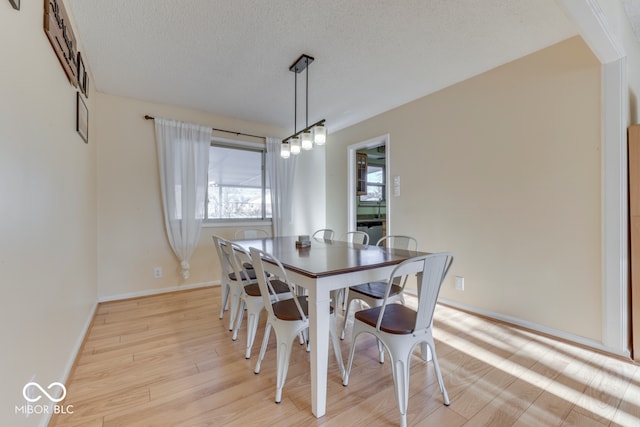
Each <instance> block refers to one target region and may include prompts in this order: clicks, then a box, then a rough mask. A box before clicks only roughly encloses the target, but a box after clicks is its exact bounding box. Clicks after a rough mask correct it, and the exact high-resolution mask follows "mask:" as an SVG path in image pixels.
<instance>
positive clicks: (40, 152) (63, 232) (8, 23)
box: [0, 1, 97, 426]
mask: <svg viewBox="0 0 640 427" xmlns="http://www.w3.org/2000/svg"><path fill="white" fill-rule="evenodd" d="M21 3H22V4H21V10H20V11H16V10H14V9H13V8H12V7H11V5H10V4H9V2H8V1H2V2H0V45H1V46H2V49H1V52H2V66H0V236H1V239H0V283H1V288H2V302H1V303H0V337H1V339H2V356H1V359H2V363H0V378H1V379H2V385H0V401H2V402H3V404H2V409H0V425H3V426H21V425H25V426H26V425H30V426H33V425H38V424H39V423H40V422H42V421H43V418H42V416H39V415H32V416H30V417H29V418H25V417H24V416H22V415H16V414H15V405H22V404H24V399H23V397H22V388H23V387H24V385H25V384H26V383H27V382H29V381H30V380H31V379H32V378H33V377H34V376H35V381H37V382H39V383H40V384H42V385H43V386H45V387H46V386H47V385H49V384H50V383H51V382H54V381H64V380H65V375H66V374H67V373H68V371H69V369H70V368H71V365H70V363H71V361H72V358H73V357H74V356H75V350H76V349H77V348H78V346H79V345H80V343H81V340H82V338H83V334H84V330H85V327H86V326H87V322H88V320H90V316H91V314H92V311H93V309H94V307H95V303H96V277H97V259H96V248H97V241H96V240H97V239H96V172H95V170H96V160H95V159H96V139H95V138H94V137H93V132H94V130H95V126H94V122H93V118H94V113H95V104H94V101H95V98H96V96H95V92H94V91H93V90H91V91H90V93H89V99H88V100H87V104H88V108H89V111H90V119H91V123H90V131H89V137H90V140H89V144H85V143H84V142H83V141H82V139H81V138H80V136H79V135H78V134H77V133H76V130H75V114H76V89H74V88H73V87H72V86H71V85H70V84H69V81H68V80H67V77H66V75H65V73H64V71H63V69H62V67H61V65H60V63H59V62H58V59H57V57H56V56H55V53H54V51H53V49H52V48H51V45H50V44H49V41H48V39H47V37H46V35H45V33H44V31H43V28H42V25H43V24H42V23H43V13H44V9H43V2H41V1H35V2H32V1H22V2H21ZM67 10H68V7H67ZM80 50H82V49H80ZM91 80H92V79H91ZM44 400H46V398H43V401H44Z"/></svg>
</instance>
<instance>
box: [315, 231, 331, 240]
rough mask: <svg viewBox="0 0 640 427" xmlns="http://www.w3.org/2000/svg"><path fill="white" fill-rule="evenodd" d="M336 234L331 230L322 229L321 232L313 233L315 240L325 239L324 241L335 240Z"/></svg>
mask: <svg viewBox="0 0 640 427" xmlns="http://www.w3.org/2000/svg"><path fill="white" fill-rule="evenodd" d="M335 234H336V232H335V231H333V230H332V229H330V228H321V229H320V230H318V231H316V232H315V233H313V236H312V237H313V238H316V239H323V240H333V236H335Z"/></svg>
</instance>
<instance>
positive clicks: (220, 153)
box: [207, 146, 271, 219]
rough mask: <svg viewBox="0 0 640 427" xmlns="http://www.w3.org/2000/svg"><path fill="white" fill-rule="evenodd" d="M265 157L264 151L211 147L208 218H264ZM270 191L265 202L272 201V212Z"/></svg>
mask: <svg viewBox="0 0 640 427" xmlns="http://www.w3.org/2000/svg"><path fill="white" fill-rule="evenodd" d="M262 156H263V152H262V151H255V150H246V149H239V148H231V147H220V146H211V147H210V148H209V186H208V200H207V218H209V219H263V218H264V215H263V209H265V207H264V204H263V200H262ZM268 194H269V193H267V197H266V200H265V201H266V202H268V203H269V205H268V207H269V209H268V211H269V212H270V204H271V199H270V197H268ZM265 210H266V209H265Z"/></svg>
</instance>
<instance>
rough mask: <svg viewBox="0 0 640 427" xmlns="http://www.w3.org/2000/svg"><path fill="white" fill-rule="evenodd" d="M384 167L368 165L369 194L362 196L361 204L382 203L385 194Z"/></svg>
mask: <svg viewBox="0 0 640 427" xmlns="http://www.w3.org/2000/svg"><path fill="white" fill-rule="evenodd" d="M384 190H385V181H384V166H378V165H372V164H371V163H369V164H368V165H367V194H364V195H362V196H360V201H361V202H380V201H382V200H384V193H385V191H384Z"/></svg>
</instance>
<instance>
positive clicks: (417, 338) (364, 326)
mask: <svg viewBox="0 0 640 427" xmlns="http://www.w3.org/2000/svg"><path fill="white" fill-rule="evenodd" d="M452 262H453V255H451V254H450V253H439V254H432V255H423V256H418V257H414V258H410V259H408V260H406V261H404V262H402V263H401V264H399V265H398V266H397V267H396V268H395V269H394V270H393V272H392V273H391V275H390V277H389V281H388V282H387V288H386V290H385V294H384V301H383V303H382V305H381V306H380V307H373V308H369V309H367V310H362V311H358V312H357V313H356V314H355V319H354V325H353V339H352V341H351V352H350V353H349V361H348V362H347V370H346V371H345V374H344V377H343V381H342V384H343V385H345V386H346V385H348V384H349V375H350V373H351V366H352V364H353V358H354V354H355V349H356V340H357V338H358V336H359V335H360V334H361V333H364V332H366V333H369V334H372V335H374V336H375V337H376V338H377V339H378V342H381V343H382V345H383V346H384V348H385V349H386V350H387V351H388V352H389V357H390V358H391V366H392V369H391V372H392V374H393V382H394V385H395V391H396V399H397V401H398V408H399V409H400V416H401V425H402V426H406V425H407V406H408V401H409V370H410V367H411V357H412V353H413V350H414V349H415V347H416V346H417V345H418V344H421V351H422V353H421V354H422V359H423V360H425V361H427V360H428V354H429V351H430V352H431V356H432V360H433V368H434V370H435V372H436V378H437V379H438V385H439V386H440V391H441V392H442V398H443V400H444V404H445V405H447V406H448V405H449V396H448V395H447V390H446V389H445V386H444V381H443V380H442V374H441V372H440V366H439V365H438V357H437V356H436V349H435V343H434V340H433V333H432V329H433V312H434V310H435V306H436V302H437V300H438V294H439V293H440V287H441V285H442V282H443V280H444V278H445V276H446V275H447V272H448V271H449V267H451V263H452ZM420 264H422V265H421V266H420ZM416 267H419V268H420V267H421V268H420V270H421V272H422V274H419V275H418V277H419V282H418V310H417V311H416V310H413V309H411V308H408V307H406V306H404V305H401V304H394V303H391V302H390V301H389V299H388V297H389V295H390V293H391V290H392V288H393V286H395V285H394V283H395V282H396V281H397V280H398V279H400V280H402V278H403V277H407V275H408V274H411V273H412V272H414V271H415V269H416ZM427 348H428V349H427Z"/></svg>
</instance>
